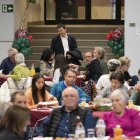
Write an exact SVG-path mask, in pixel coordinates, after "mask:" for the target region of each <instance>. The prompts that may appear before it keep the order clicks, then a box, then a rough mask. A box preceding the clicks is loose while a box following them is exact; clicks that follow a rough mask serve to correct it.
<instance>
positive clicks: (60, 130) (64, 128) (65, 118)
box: [36, 106, 97, 137]
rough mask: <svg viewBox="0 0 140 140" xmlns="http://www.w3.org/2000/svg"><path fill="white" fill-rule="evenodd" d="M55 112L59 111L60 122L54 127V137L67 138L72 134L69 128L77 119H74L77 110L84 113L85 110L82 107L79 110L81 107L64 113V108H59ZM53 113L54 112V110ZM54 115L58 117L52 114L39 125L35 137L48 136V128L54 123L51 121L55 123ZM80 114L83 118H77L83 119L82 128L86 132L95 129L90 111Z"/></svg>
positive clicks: (94, 120) (94, 122) (94, 121)
mask: <svg viewBox="0 0 140 140" xmlns="http://www.w3.org/2000/svg"><path fill="white" fill-rule="evenodd" d="M57 110H60V112H61V118H60V121H59V123H58V125H57V127H56V130H55V137H67V136H68V134H71V133H72V132H71V131H72V129H71V128H72V126H73V124H72V121H71V120H73V119H78V118H75V117H74V116H75V115H74V114H75V113H76V114H78V112H79V110H83V111H84V110H85V108H83V107H82V108H81V107H79V106H77V108H76V109H75V110H73V111H71V112H66V110H65V107H61V108H59V109H57ZM86 110H87V109H86ZM54 112H56V110H54ZM54 114H55V115H58V114H57V113H52V115H50V116H49V117H48V118H46V119H45V120H44V121H43V122H42V123H41V124H40V126H39V127H38V129H37V133H36V135H37V136H44V133H45V134H46V133H47V135H49V128H50V127H51V126H50V125H53V124H52V122H54V121H53V119H55V121H57V119H56V116H55V117H54ZM82 114H83V116H79V119H80V118H84V120H83V121H82V123H83V126H84V128H85V130H86V132H87V129H90V128H95V126H96V121H97V119H95V118H94V117H93V115H92V113H91V111H90V110H87V111H85V113H82ZM79 115H80V114H79ZM73 117H74V118H73ZM77 117H78V116H77ZM50 123H51V124H50ZM74 126H75V125H74ZM75 127H76V126H75ZM46 128H48V131H46V130H44V129H46ZM74 129H75V128H74Z"/></svg>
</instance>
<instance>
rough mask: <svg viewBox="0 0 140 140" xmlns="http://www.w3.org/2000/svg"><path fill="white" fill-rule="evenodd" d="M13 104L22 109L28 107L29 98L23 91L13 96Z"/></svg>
mask: <svg viewBox="0 0 140 140" xmlns="http://www.w3.org/2000/svg"><path fill="white" fill-rule="evenodd" d="M11 102H12V103H13V104H16V105H19V106H22V107H27V98H26V96H25V94H24V93H23V92H22V91H16V92H14V93H13V94H12V95H11Z"/></svg>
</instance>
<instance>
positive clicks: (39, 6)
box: [0, 0, 44, 63]
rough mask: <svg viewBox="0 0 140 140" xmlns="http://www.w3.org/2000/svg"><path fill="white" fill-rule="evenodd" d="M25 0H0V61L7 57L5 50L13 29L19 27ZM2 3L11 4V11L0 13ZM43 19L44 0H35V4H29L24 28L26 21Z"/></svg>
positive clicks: (12, 35) (0, 11)
mask: <svg viewBox="0 0 140 140" xmlns="http://www.w3.org/2000/svg"><path fill="white" fill-rule="evenodd" d="M26 2H27V1H26V0H0V33H1V34H0V63H1V61H2V60H3V58H5V57H7V51H8V49H9V48H10V47H11V46H12V43H13V40H14V34H15V31H16V30H17V29H18V28H20V25H21V20H22V18H23V15H24V12H25V8H26ZM2 4H13V5H14V12H13V13H2V10H1V9H2ZM43 20H44V0H37V2H36V4H32V3H30V4H29V8H28V15H27V17H26V19H25V22H24V26H23V27H24V28H26V27H27V22H32V21H43Z"/></svg>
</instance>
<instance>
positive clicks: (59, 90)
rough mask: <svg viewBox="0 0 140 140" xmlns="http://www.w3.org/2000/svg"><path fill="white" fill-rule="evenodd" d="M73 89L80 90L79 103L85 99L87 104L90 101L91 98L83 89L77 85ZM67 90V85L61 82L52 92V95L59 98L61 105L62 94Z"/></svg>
mask: <svg viewBox="0 0 140 140" xmlns="http://www.w3.org/2000/svg"><path fill="white" fill-rule="evenodd" d="M72 87H73V88H75V89H77V90H78V94H79V102H81V99H82V98H85V99H86V101H87V102H89V101H90V97H89V96H88V95H87V94H86V93H85V92H84V91H83V90H82V89H81V88H79V87H78V86H76V85H73V86H72ZM65 88H67V86H66V84H65V83H64V81H61V82H59V83H56V84H55V85H54V86H53V87H52V88H51V90H50V93H51V94H52V95H53V96H55V97H56V98H57V100H58V101H59V104H60V105H61V104H62V92H63V90H64V89H65Z"/></svg>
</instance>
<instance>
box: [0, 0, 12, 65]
mask: <svg viewBox="0 0 140 140" xmlns="http://www.w3.org/2000/svg"><path fill="white" fill-rule="evenodd" d="M2 4H14V0H0V62H1V60H2V59H3V58H5V57H6V56H7V50H8V49H9V48H10V47H11V45H12V42H13V39H14V13H13V12H12V13H2V10H1V9H2Z"/></svg>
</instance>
